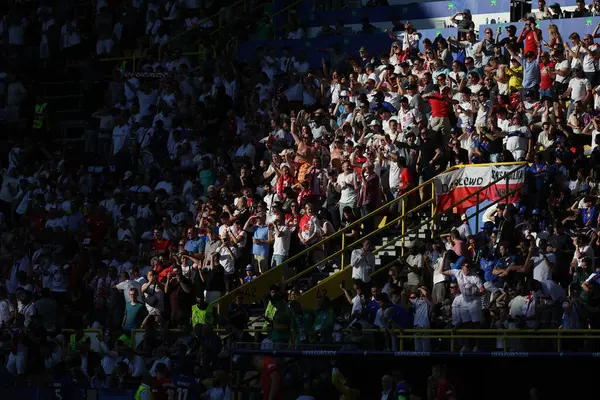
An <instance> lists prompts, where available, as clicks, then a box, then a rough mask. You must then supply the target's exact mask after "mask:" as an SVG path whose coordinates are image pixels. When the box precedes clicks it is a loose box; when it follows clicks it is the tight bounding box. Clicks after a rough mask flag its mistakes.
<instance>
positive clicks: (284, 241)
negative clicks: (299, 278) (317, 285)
mask: <svg viewBox="0 0 600 400" xmlns="http://www.w3.org/2000/svg"><path fill="white" fill-rule="evenodd" d="M290 237H291V230H290V228H289V226H288V225H287V224H286V223H285V214H284V213H283V212H279V213H277V216H276V219H275V221H273V223H272V224H269V242H272V243H273V255H272V256H271V268H275V267H276V266H278V265H280V264H282V263H283V262H284V261H285V260H287V258H288V255H289V251H290ZM290 272H291V270H290V267H289V266H288V264H286V268H285V272H284V274H285V275H286V277H289V275H290Z"/></svg>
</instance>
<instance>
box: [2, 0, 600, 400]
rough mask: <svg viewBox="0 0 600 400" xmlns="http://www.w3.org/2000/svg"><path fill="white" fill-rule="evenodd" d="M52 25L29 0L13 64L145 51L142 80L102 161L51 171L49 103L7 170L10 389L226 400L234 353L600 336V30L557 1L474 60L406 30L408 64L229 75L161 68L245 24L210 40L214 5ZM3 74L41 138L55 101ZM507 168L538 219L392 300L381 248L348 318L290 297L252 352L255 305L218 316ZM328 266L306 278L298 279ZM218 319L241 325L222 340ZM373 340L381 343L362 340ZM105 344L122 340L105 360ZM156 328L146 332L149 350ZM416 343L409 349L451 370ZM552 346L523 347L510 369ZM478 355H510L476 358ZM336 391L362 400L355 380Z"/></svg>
mask: <svg viewBox="0 0 600 400" xmlns="http://www.w3.org/2000/svg"><path fill="white" fill-rule="evenodd" d="M35 3H37V2H28V3H27V4H23V3H21V2H16V5H15V6H14V7H13V8H10V9H9V10H8V11H7V12H6V13H5V15H4V17H3V18H2V20H1V22H0V23H1V24H2V26H1V29H0V33H2V46H3V49H4V50H3V51H5V52H6V54H9V55H10V54H13V55H23V54H34V53H32V48H34V49H35V48H36V46H37V43H36V40H34V39H32V38H37V39H39V46H38V47H37V50H39V57H36V58H37V59H39V60H40V63H42V64H44V66H45V67H48V68H55V67H56V66H57V65H59V66H61V67H62V66H63V65H62V62H63V61H62V56H65V57H66V58H68V59H70V60H78V59H84V58H86V57H87V56H88V54H89V52H90V50H91V51H92V52H95V54H96V55H97V56H109V55H114V54H119V52H121V51H122V50H123V49H126V48H131V49H134V48H137V50H135V51H137V52H139V56H140V58H141V61H140V62H139V63H138V64H137V66H138V69H137V70H136V71H132V72H124V70H123V69H120V68H116V69H115V70H114V71H113V75H112V76H111V78H110V82H109V83H108V84H106V85H100V87H101V89H102V91H103V93H102V95H101V96H98V95H97V96H96V98H95V101H98V99H102V100H101V101H103V105H102V107H101V109H99V110H96V111H95V113H94V114H93V118H94V121H95V134H94V135H92V136H89V137H87V138H86V143H85V148H86V150H88V154H87V155H86V157H87V158H84V157H78V156H76V155H74V154H70V153H67V152H65V151H60V150H56V151H54V149H52V151H49V150H48V149H50V146H51V145H50V144H49V142H48V141H47V139H46V137H44V135H45V132H46V131H50V130H51V129H52V127H51V126H49V125H50V123H49V120H48V119H46V118H45V114H44V112H43V111H41V112H38V111H39V109H38V108H37V107H36V114H35V115H34V116H33V118H32V119H31V121H30V122H28V124H29V123H31V126H32V127H33V128H32V129H27V132H26V134H24V135H22V136H21V137H20V138H17V139H16V140H15V141H14V142H13V143H12V144H11V145H10V146H12V148H11V149H10V151H8V152H7V158H6V159H5V160H3V161H4V164H3V175H2V184H1V187H0V211H1V212H2V214H1V219H0V224H1V236H0V262H1V263H2V272H3V276H4V279H5V282H4V284H3V285H2V286H0V324H1V327H2V328H3V330H2V337H1V339H2V340H1V344H2V346H1V348H2V350H3V354H4V358H5V360H6V363H5V367H4V370H3V371H2V374H1V376H2V378H1V382H2V383H3V384H4V385H12V384H15V385H17V386H26V385H29V386H32V387H37V386H43V385H46V384H48V383H50V382H52V381H53V379H54V380H56V379H58V380H59V382H60V380H61V379H64V380H65V381H64V382H69V384H71V383H72V379H71V378H74V379H75V381H76V382H77V385H78V386H80V387H93V388H128V389H133V390H138V392H137V393H136V396H138V397H137V398H143V399H144V398H148V397H144V396H149V392H150V391H155V392H156V393H155V395H156V396H166V395H167V394H166V393H167V392H168V391H169V390H171V389H173V388H176V385H177V383H178V382H182V384H183V385H184V386H180V388H181V387H189V388H192V389H191V390H194V391H197V392H200V391H202V392H206V396H207V398H210V399H213V398H215V399H217V398H230V397H228V396H231V389H230V387H229V385H230V371H229V369H230V362H229V356H230V354H231V351H232V350H233V347H234V346H235V345H236V343H237V342H261V346H262V347H263V348H266V349H269V348H282V347H286V346H288V345H292V346H308V345H317V344H318V345H321V346H332V345H336V346H337V347H335V348H342V349H380V350H398V349H399V338H398V335H397V334H395V333H394V332H393V330H395V329H401V330H402V329H412V328H448V329H451V328H460V327H465V328H512V329H516V328H525V327H527V328H561V329H565V330H566V329H587V328H594V329H598V328H600V310H599V308H598V307H600V281H598V279H599V278H600V264H597V263H596V257H595V253H596V252H597V251H598V246H600V239H599V238H598V234H597V230H596V227H597V225H598V222H599V220H600V214H599V212H598V211H599V208H598V206H597V194H598V179H597V177H598V176H599V175H598V169H597V168H598V165H600V164H599V161H600V157H599V154H600V148H599V147H598V144H600V136H598V133H599V132H600V114H599V111H598V110H600V86H598V85H599V84H600V80H599V79H598V72H597V71H598V67H599V65H598V58H599V55H600V53H599V48H598V45H597V44H596V43H595V42H594V41H595V39H596V38H597V37H600V34H597V32H598V29H596V31H595V32H594V34H590V35H585V36H584V37H583V38H581V37H580V36H579V35H578V34H577V33H570V32H559V31H558V30H557V28H556V25H551V26H550V29H549V31H548V32H547V33H546V32H541V31H540V30H539V29H537V28H536V27H535V25H536V18H545V16H547V14H544V12H545V11H544V10H546V8H545V3H544V2H543V1H540V13H541V14H540V13H538V12H536V13H534V14H533V15H532V16H530V17H527V18H526V24H525V28H524V29H523V30H522V31H520V32H518V31H517V29H516V27H515V26H513V25H508V26H506V32H507V37H506V38H504V39H502V40H499V39H498V37H499V32H493V31H491V30H490V29H486V30H485V31H484V32H479V34H480V36H481V37H480V38H479V39H478V38H477V37H476V33H475V32H474V31H467V32H466V33H463V32H460V35H459V34H458V31H457V35H456V36H452V37H448V38H443V37H441V36H438V37H437V38H436V39H435V41H433V42H432V41H430V40H423V41H421V40H420V39H419V35H418V32H417V31H416V30H415V29H414V28H413V27H412V25H411V24H410V22H406V23H405V24H404V26H400V27H399V30H395V31H393V32H389V36H390V38H391V40H390V50H389V52H385V53H382V54H369V51H368V49H367V48H366V47H362V48H361V49H360V52H359V54H346V53H345V52H343V51H342V50H341V48H334V49H327V50H326V52H325V54H326V56H325V57H324V58H323V59H322V65H321V66H320V67H319V68H311V66H310V65H309V64H308V63H307V62H306V60H305V59H304V57H303V55H301V54H298V55H297V54H290V53H289V51H287V50H284V51H283V53H282V54H277V53H276V52H275V51H274V50H273V49H269V48H259V49H258V50H257V53H256V57H255V58H254V59H250V60H236V59H235V58H234V57H231V56H228V55H222V56H219V57H216V58H215V59H214V60H212V61H213V62H212V63H207V64H203V65H196V64H195V63H194V62H193V61H192V60H191V59H190V58H188V57H186V56H183V55H182V54H181V51H180V50H178V49H175V50H173V51H169V52H168V53H167V55H166V57H165V59H164V60H159V59H158V58H157V54H158V53H157V49H158V47H157V46H159V45H160V44H164V43H167V41H168V40H169V37H172V36H174V35H176V34H177V33H178V29H180V28H181V26H185V27H187V28H192V27H193V26H194V25H197V24H199V23H200V22H203V24H205V25H206V26H203V27H202V29H207V30H210V29H211V28H212V27H213V26H214V25H219V24H220V23H223V21H221V22H219V18H224V19H225V23H228V22H231V18H232V17H231V16H228V15H226V14H227V13H226V12H224V13H222V15H219V16H218V17H215V18H216V20H215V21H205V20H204V18H205V17H206V16H207V15H213V14H214V13H215V12H216V11H218V10H219V8H220V7H223V9H224V10H226V8H225V5H222V4H220V3H219V2H210V1H209V2H204V4H202V2H199V1H193V0H192V1H179V2H177V1H170V2H166V1H157V0H149V1H147V2H142V1H131V2H126V3H127V4H120V2H108V1H103V0H99V1H97V2H95V3H96V4H95V8H94V9H93V10H92V12H90V13H89V14H86V15H83V16H80V15H75V16H72V15H69V14H68V13H67V12H66V11H68V6H69V5H70V3H69V2H65V6H66V7H50V6H48V5H46V4H45V2H40V4H39V7H37V6H38V4H35ZM113 3H118V4H113ZM581 3H582V2H581ZM34 4H35V6H34ZM597 4H598V2H595V3H594V5H593V6H591V8H590V11H585V13H590V15H591V14H594V13H595V12H596V11H595V10H596V6H597ZM582 7H583V6H582ZM551 8H552V7H551ZM579 11H580V12H583V11H582V9H581V8H580V9H579ZM582 15H583V14H582ZM470 19H471V18H470V12H469V11H468V10H464V11H462V12H460V13H457V14H456V15H455V16H454V17H453V18H452V21H451V22H453V23H456V24H457V25H459V26H460V27H462V28H463V29H467V30H468V29H474V28H475V26H474V25H473V23H472V22H470ZM130 21H136V22H138V24H137V25H136V24H130ZM140 21H141V23H139V22H140ZM182 21H183V25H182V24H180V23H179V22H182ZM138 25H139V26H138ZM59 26H60V27H61V28H60V29H59ZM94 27H95V28H94ZM599 27H600V25H599ZM263 28H264V26H263V25H259V26H256V27H252V29H257V30H259V31H260V30H261V29H263ZM247 29H249V27H247V26H246V27H243V28H241V29H240V32H242V33H243V32H246V30H247ZM561 34H562V35H564V37H565V38H567V37H568V39H566V40H565V39H563V37H562V36H561ZM567 35H568V36H567ZM459 54H462V55H463V57H457V55H459ZM13 58H14V57H13ZM93 58H95V57H93ZM461 60H464V61H461ZM13 61H14V60H13ZM17 61H18V60H17ZM11 67H12V68H11ZM3 68H4V70H5V71H7V73H6V74H4V76H5V81H4V82H3V85H2V88H3V91H2V93H3V100H4V107H3V110H4V113H3V114H2V116H3V119H6V120H14V119H15V116H17V117H18V116H19V115H20V116H27V114H28V113H27V111H28V110H26V109H25V108H24V107H25V106H24V105H26V104H28V103H27V99H29V100H30V101H31V100H32V97H36V95H37V96H39V93H36V92H35V90H34V88H35V86H31V85H27V84H26V82H27V81H29V80H30V79H31V77H28V76H23V75H19V74H18V73H15V70H14V64H10V63H7V64H6V65H4V66H3ZM97 88H98V86H96V89H97ZM42 101H43V98H42ZM20 106H22V107H21V109H19V107H20ZM31 108H33V107H31ZM28 126H30V125H28ZM42 128H43V129H42ZM104 138H109V140H105V139H104ZM512 161H527V162H529V163H530V166H529V167H528V169H527V178H526V182H525V187H524V191H523V194H522V196H521V199H520V201H519V202H518V203H517V204H508V205H504V204H500V205H498V206H497V207H492V208H490V209H489V210H488V211H487V212H486V215H485V217H484V221H485V224H483V227H482V230H481V232H473V231H471V228H470V226H469V224H468V221H466V218H460V217H459V218H457V219H458V220H457V221H456V224H455V229H453V230H452V231H451V232H450V233H449V234H447V235H442V237H440V238H439V239H437V240H435V241H433V240H432V241H427V242H415V243H413V244H412V246H411V247H410V249H407V255H406V257H401V258H399V259H398V261H397V263H396V264H395V265H394V266H392V267H391V268H390V270H389V273H388V274H387V276H386V278H385V280H380V279H371V277H370V273H371V272H373V271H374V270H375V269H376V265H375V257H374V255H373V253H372V250H373V247H374V243H373V242H372V241H371V240H365V241H364V242H363V243H362V247H360V248H357V249H354V250H353V251H352V254H351V257H350V265H349V266H347V267H350V268H352V278H353V284H352V285H348V287H345V286H342V287H340V291H339V294H335V295H333V296H332V297H336V298H337V297H341V299H342V302H341V303H340V302H337V303H336V302H334V300H335V299H334V298H332V299H330V298H328V297H323V298H320V299H319V307H318V309H316V310H308V309H303V307H302V306H301V303H300V302H299V301H298V296H300V295H301V294H302V292H303V291H304V290H306V288H305V287H302V288H300V287H297V286H294V285H291V286H289V287H281V286H280V285H277V286H274V287H272V288H271V293H270V294H269V296H268V297H267V298H266V299H264V307H265V312H264V317H265V320H266V322H265V325H264V332H263V333H257V334H255V335H254V337H252V336H250V335H249V334H248V332H244V331H243V330H244V328H246V327H247V324H248V321H249V319H250V315H249V310H248V307H247V306H245V305H244V304H243V300H244V299H243V298H242V297H241V296H238V297H237V298H236V301H235V302H234V303H233V304H231V305H230V307H229V308H228V310H222V314H223V315H216V310H215V308H214V307H212V306H210V303H211V302H214V301H215V300H217V299H218V298H219V297H221V296H222V295H223V294H225V293H227V292H229V291H231V290H233V289H234V288H236V287H238V286H240V285H243V284H245V283H247V282H249V281H251V280H253V279H256V277H257V276H260V275H261V274H263V273H265V272H266V271H268V270H269V269H271V268H276V267H277V266H278V265H280V264H282V263H283V262H284V261H285V260H286V259H288V258H289V257H290V255H291V254H296V253H298V252H299V251H301V250H302V249H305V248H308V247H310V246H312V245H313V244H315V243H317V242H319V241H321V240H322V239H323V238H326V237H327V236H329V235H332V234H333V233H334V232H335V231H336V230H339V229H340V228H343V227H345V226H348V225H350V224H352V223H353V222H354V221H356V220H357V219H358V218H360V217H362V216H366V215H368V214H370V213H371V212H372V211H374V210H376V209H377V208H378V207H379V206H381V205H383V204H385V203H386V202H389V201H391V200H392V199H394V198H397V197H398V196H401V195H403V194H404V193H406V192H407V191H409V190H411V189H412V188H414V187H416V186H418V185H419V183H422V182H425V181H427V180H428V179H430V178H432V177H433V176H435V175H436V174H438V173H440V172H443V171H444V170H446V169H447V168H448V167H450V166H453V165H459V164H469V163H489V162H512ZM421 196H422V198H421ZM426 196H427V193H425V192H423V191H421V192H419V193H415V195H414V196H413V197H411V198H410V199H409V202H410V203H411V204H418V203H419V202H420V201H421V200H423V201H424V200H426V199H427V197H426ZM397 212H398V210H397V209H395V210H390V211H389V213H390V214H391V215H397ZM373 228H374V225H373V220H372V219H366V220H365V221H364V222H363V223H362V225H361V226H356V225H355V226H354V227H353V228H351V229H348V230H346V231H345V232H344V235H345V236H346V237H347V238H348V239H354V240H358V239H360V238H361V236H363V235H364V234H366V233H369V232H371V231H372V230H373ZM331 246H332V248H335V246H338V243H337V242H336V243H334V244H332V245H331ZM332 248H326V247H324V248H318V249H315V250H313V251H311V252H310V254H309V257H307V258H305V259H302V260H301V261H300V262H296V263H290V264H289V265H285V266H284V267H282V268H287V270H286V272H285V274H284V276H286V277H291V276H293V275H294V274H295V273H297V272H301V271H302V270H303V269H305V268H307V267H309V266H310V265H313V264H314V263H316V262H319V261H320V260H322V259H323V257H324V256H325V255H326V254H327V252H329V251H331V250H332ZM336 262H338V261H336ZM342 267H345V266H342ZM323 268H324V271H325V272H333V269H334V268H335V266H334V265H333V263H328V264H327V265H324V266H323ZM218 320H221V321H226V323H225V326H226V327H227V328H226V329H227V331H228V336H227V338H226V339H225V340H223V339H222V338H221V336H220V335H219V333H218V332H217V331H215V328H216V322H217V321H218ZM370 328H374V329H377V330H378V332H376V333H374V334H371V333H367V332H363V331H364V330H369V329H370ZM85 329H98V330H100V331H101V332H102V335H101V336H100V337H101V340H99V341H98V343H97V345H95V347H96V348H94V349H92V348H91V344H92V340H91V338H90V336H88V335H87V334H86V333H85V332H84V330H85ZM136 329H143V330H144V331H143V334H142V336H143V337H142V339H141V340H139V341H138V340H135V339H132V337H135V335H132V332H135V330H136ZM170 329H178V330H179V331H178V332H175V333H174V332H173V331H171V330H170ZM407 337H408V339H409V340H406V338H405V339H402V340H405V341H406V343H405V347H404V348H410V349H414V350H416V351H423V352H429V351H434V350H444V349H448V348H449V343H447V342H446V341H445V340H435V339H430V338H428V337H423V336H421V335H408V336H407ZM409 342H410V343H409ZM553 346H554V344H552V343H546V342H545V341H536V342H529V341H526V340H521V339H510V341H509V344H508V349H509V350H511V351H522V350H524V349H525V350H532V349H533V350H540V351H542V350H544V351H545V350H548V349H550V350H553ZM564 346H565V347H566V348H567V349H569V350H582V349H590V348H595V343H594V341H592V340H589V341H586V342H568V343H565V344H564ZM460 347H462V351H463V352H468V351H474V352H475V351H478V350H480V349H484V348H485V349H496V348H500V349H503V348H504V344H503V343H502V341H500V342H499V343H496V341H495V340H493V341H492V340H475V339H472V340H471V339H465V340H462V341H461V346H460ZM253 362H254V365H255V366H256V369H258V370H259V371H261V372H262V377H261V380H260V384H261V385H262V389H263V395H264V398H265V399H267V398H268V399H282V398H283V396H284V394H283V391H284V384H283V382H284V379H288V378H289V376H291V375H292V374H291V372H289V371H287V372H286V373H285V374H284V373H283V371H282V368H284V367H283V366H279V360H274V359H271V358H269V357H267V358H265V357H254V358H253ZM302 368H306V366H303V367H302ZM167 377H171V378H172V379H171V378H167ZM175 377H178V378H175ZM269 377H270V379H269ZM67 378H68V379H67ZM331 378H332V379H331V383H332V384H333V386H334V387H335V388H336V389H338V391H339V392H341V394H343V395H345V396H346V398H352V396H353V394H352V390H351V389H349V388H348V386H346V383H344V379H343V375H342V374H341V373H340V372H339V368H338V367H337V366H335V365H334V366H333V373H332V374H331ZM391 382H396V383H398V382H397V380H394V379H392V378H391V377H386V384H385V385H387V386H385V387H388V386H389V387H391V386H390V385H391ZM430 383H431V385H432V389H431V393H430V394H431V396H433V397H430V398H435V399H443V398H451V396H453V395H451V394H448V395H447V396H446V397H444V393H451V392H452V390H449V389H448V385H449V383H448V382H447V380H446V379H445V378H444V373H443V368H439V369H436V371H435V373H434V374H433V375H432V378H431V382H430ZM140 385H141V386H140ZM186 385H187V386H186ZM394 385H395V384H394ZM399 386H402V385H399ZM389 390H391V389H389ZM219 396H221V397H219ZM155 398H162V397H155Z"/></svg>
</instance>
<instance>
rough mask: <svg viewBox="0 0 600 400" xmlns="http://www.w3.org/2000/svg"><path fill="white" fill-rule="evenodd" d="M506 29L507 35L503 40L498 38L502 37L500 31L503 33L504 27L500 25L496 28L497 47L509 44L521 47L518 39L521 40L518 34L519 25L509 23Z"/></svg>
mask: <svg viewBox="0 0 600 400" xmlns="http://www.w3.org/2000/svg"><path fill="white" fill-rule="evenodd" d="M505 29H506V37H505V38H502V40H498V39H500V33H502V28H501V27H498V29H497V30H496V47H504V46H506V45H507V44H512V45H514V46H516V48H520V47H521V46H520V45H519V44H518V43H517V41H518V40H519V38H518V36H517V27H516V26H514V25H509V26H507V27H506V28H505Z"/></svg>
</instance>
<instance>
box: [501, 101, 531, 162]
mask: <svg viewBox="0 0 600 400" xmlns="http://www.w3.org/2000/svg"><path fill="white" fill-rule="evenodd" d="M511 122H512V125H511V126H509V127H508V131H507V134H506V137H505V138H504V144H505V146H506V150H508V151H510V152H511V153H512V155H513V157H514V159H515V160H516V161H519V160H522V159H526V158H527V157H529V155H530V154H531V149H532V146H533V140H532V138H531V131H530V130H529V128H528V127H526V126H522V125H521V115H520V114H519V113H516V114H515V115H514V116H513V118H512V121H511Z"/></svg>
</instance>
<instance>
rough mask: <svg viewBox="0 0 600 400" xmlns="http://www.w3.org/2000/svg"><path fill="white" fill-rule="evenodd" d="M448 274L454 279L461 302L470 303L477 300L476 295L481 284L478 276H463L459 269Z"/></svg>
mask: <svg viewBox="0 0 600 400" xmlns="http://www.w3.org/2000/svg"><path fill="white" fill-rule="evenodd" d="M450 273H451V274H452V275H453V276H454V277H455V278H456V283H457V284H458V288H459V289H460V293H461V294H462V296H463V300H465V301H467V302H470V301H474V300H477V299H479V297H478V294H479V289H480V288H481V287H482V284H481V279H479V277H478V276H475V275H465V274H463V272H462V270H460V269H452V270H450Z"/></svg>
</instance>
